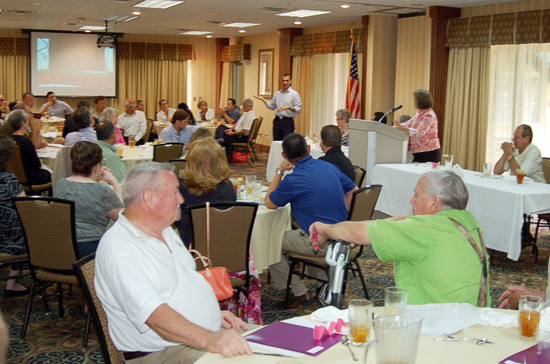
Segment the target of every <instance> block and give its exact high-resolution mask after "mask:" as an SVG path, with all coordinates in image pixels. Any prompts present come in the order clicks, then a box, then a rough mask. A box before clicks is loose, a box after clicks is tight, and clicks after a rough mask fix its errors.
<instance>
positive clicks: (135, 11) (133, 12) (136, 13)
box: [132, 10, 141, 15]
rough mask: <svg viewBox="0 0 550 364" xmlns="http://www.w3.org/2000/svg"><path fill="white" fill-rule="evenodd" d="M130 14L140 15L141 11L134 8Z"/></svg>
mask: <svg viewBox="0 0 550 364" xmlns="http://www.w3.org/2000/svg"><path fill="white" fill-rule="evenodd" d="M132 15H141V11H139V10H134V11H132Z"/></svg>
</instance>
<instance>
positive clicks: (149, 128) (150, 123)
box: [143, 118, 155, 143]
mask: <svg viewBox="0 0 550 364" xmlns="http://www.w3.org/2000/svg"><path fill="white" fill-rule="evenodd" d="M154 126H155V124H154V122H153V119H151V118H147V131H146V132H145V136H144V137H143V140H144V141H145V143H147V142H148V141H149V137H150V136H151V132H152V131H153V128H154Z"/></svg>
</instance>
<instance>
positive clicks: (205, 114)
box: [197, 100, 216, 123]
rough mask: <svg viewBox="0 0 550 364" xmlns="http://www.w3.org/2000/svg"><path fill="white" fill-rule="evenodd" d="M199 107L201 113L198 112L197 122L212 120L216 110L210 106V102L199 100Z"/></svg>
mask: <svg viewBox="0 0 550 364" xmlns="http://www.w3.org/2000/svg"><path fill="white" fill-rule="evenodd" d="M197 107H198V108H199V110H200V111H199V113H198V114H197V122H199V123H200V122H201V121H210V120H212V119H214V117H215V116H216V115H215V114H214V110H212V109H209V108H208V103H207V102H206V101H204V100H201V101H199V103H198V104H197Z"/></svg>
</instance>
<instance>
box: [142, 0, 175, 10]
mask: <svg viewBox="0 0 550 364" xmlns="http://www.w3.org/2000/svg"><path fill="white" fill-rule="evenodd" d="M182 3H183V1H179V0H144V1H142V2H140V3H137V4H136V5H134V8H152V9H168V8H171V7H172V6H176V5H179V4H182Z"/></svg>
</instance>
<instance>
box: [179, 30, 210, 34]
mask: <svg viewBox="0 0 550 364" xmlns="http://www.w3.org/2000/svg"><path fill="white" fill-rule="evenodd" d="M180 34H185V35H206V34H212V32H208V31H202V30H190V31H187V32H183V33H180Z"/></svg>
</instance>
